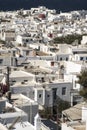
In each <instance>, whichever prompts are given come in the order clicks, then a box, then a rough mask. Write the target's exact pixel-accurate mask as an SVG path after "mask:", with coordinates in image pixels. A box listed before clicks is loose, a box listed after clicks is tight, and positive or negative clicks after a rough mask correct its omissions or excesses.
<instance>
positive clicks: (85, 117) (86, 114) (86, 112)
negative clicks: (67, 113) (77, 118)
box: [82, 106, 87, 130]
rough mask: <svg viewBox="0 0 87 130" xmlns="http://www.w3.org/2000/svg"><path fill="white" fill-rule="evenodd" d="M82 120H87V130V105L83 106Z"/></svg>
mask: <svg viewBox="0 0 87 130" xmlns="http://www.w3.org/2000/svg"><path fill="white" fill-rule="evenodd" d="M82 121H86V130H87V107H84V106H83V107H82Z"/></svg>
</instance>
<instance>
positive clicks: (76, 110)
mask: <svg viewBox="0 0 87 130" xmlns="http://www.w3.org/2000/svg"><path fill="white" fill-rule="evenodd" d="M83 106H85V107H87V103H84V102H82V103H80V104H77V105H75V106H73V107H70V108H69V109H67V110H64V111H63V114H64V115H65V116H67V117H68V118H69V119H70V120H72V121H76V120H81V119H82V107H83Z"/></svg>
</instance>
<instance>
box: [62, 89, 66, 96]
mask: <svg viewBox="0 0 87 130" xmlns="http://www.w3.org/2000/svg"><path fill="white" fill-rule="evenodd" d="M62 95H66V87H63V88H62Z"/></svg>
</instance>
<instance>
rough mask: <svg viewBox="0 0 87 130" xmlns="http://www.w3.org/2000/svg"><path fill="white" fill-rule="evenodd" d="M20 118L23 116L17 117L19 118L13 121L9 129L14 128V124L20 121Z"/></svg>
mask: <svg viewBox="0 0 87 130" xmlns="http://www.w3.org/2000/svg"><path fill="white" fill-rule="evenodd" d="M20 118H21V117H20V116H19V117H17V118H16V119H15V120H14V121H13V123H12V124H11V125H10V126H9V128H8V130H11V129H12V128H13V126H14V125H15V124H16V123H17V122H18V121H19V119H20Z"/></svg>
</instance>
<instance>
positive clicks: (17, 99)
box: [11, 94, 37, 106]
mask: <svg viewBox="0 0 87 130" xmlns="http://www.w3.org/2000/svg"><path fill="white" fill-rule="evenodd" d="M11 99H12V102H13V104H14V105H15V106H25V105H30V106H31V105H37V103H36V102H35V101H33V100H31V99H30V98H27V97H26V96H24V95H22V94H12V97H11Z"/></svg>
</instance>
